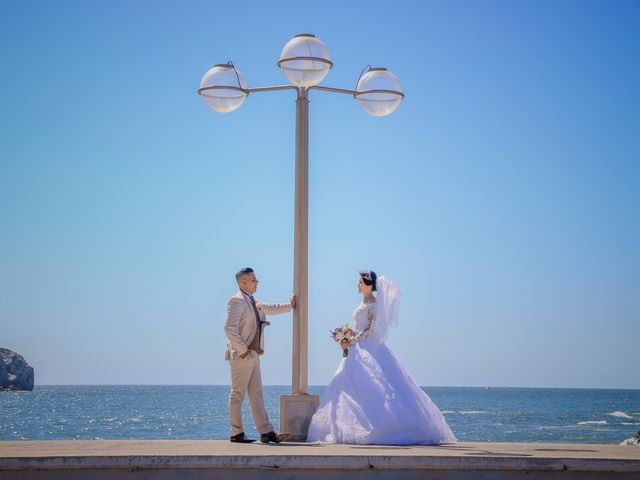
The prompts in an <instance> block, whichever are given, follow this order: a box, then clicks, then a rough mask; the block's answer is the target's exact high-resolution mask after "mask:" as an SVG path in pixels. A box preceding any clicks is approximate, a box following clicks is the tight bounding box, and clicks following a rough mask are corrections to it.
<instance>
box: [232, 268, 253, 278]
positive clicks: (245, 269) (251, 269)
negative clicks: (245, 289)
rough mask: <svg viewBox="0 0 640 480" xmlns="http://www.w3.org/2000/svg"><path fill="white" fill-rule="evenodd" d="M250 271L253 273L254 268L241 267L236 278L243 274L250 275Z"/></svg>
mask: <svg viewBox="0 0 640 480" xmlns="http://www.w3.org/2000/svg"><path fill="white" fill-rule="evenodd" d="M250 273H253V268H251V267H244V268H241V269H240V270H238V273H236V280H237V279H239V278H240V277H241V276H243V275H249V274H250Z"/></svg>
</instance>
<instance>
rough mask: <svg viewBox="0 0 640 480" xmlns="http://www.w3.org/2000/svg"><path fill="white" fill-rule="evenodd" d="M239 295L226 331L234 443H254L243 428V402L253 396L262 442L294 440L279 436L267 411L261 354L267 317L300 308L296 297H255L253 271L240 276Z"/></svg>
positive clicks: (245, 270) (229, 307)
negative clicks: (282, 300) (278, 300)
mask: <svg viewBox="0 0 640 480" xmlns="http://www.w3.org/2000/svg"><path fill="white" fill-rule="evenodd" d="M236 282H237V284H238V287H239V289H240V290H239V291H238V293H236V294H235V295H234V296H233V297H231V298H230V299H229V302H228V303H227V315H226V318H225V320H224V331H225V333H226V334H227V339H228V340H229V341H228V343H227V352H226V354H225V360H227V361H228V362H229V365H230V366H231V394H230V396H229V420H230V421H231V441H232V442H237V443H251V442H255V440H251V439H249V438H247V436H246V435H245V433H244V430H243V428H242V401H243V400H244V394H245V392H246V393H248V394H249V402H250V403H251V413H253V421H254V422H255V424H256V428H257V429H258V431H259V432H260V441H261V442H262V443H269V442H276V443H280V442H283V441H285V440H289V439H290V438H291V434H290V433H275V432H274V431H273V425H271V422H270V421H269V417H268V416H267V410H266V409H265V408H264V399H263V395H262V376H261V374H260V357H259V356H260V355H262V354H263V353H264V334H263V330H264V327H265V326H267V325H269V322H268V321H267V317H266V315H278V314H280V313H287V312H290V311H291V309H292V308H295V306H296V297H295V295H293V296H291V300H290V302H289V303H261V302H257V301H256V300H255V299H254V298H253V294H254V293H256V290H257V289H258V279H257V278H256V275H255V273H254V271H253V269H252V268H243V269H242V270H240V271H239V272H238V273H236Z"/></svg>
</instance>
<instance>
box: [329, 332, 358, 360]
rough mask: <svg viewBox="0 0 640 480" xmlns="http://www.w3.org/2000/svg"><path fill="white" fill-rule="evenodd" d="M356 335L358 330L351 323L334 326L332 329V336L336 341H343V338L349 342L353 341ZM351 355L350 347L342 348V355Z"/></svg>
mask: <svg viewBox="0 0 640 480" xmlns="http://www.w3.org/2000/svg"><path fill="white" fill-rule="evenodd" d="M355 336H356V332H354V331H353V329H352V328H351V327H350V326H349V325H343V326H341V327H337V328H334V329H333V330H331V338H333V341H334V342H338V343H340V342H342V341H343V340H347V341H348V342H352V341H353V339H354V338H355ZM347 355H349V349H348V348H343V349H342V356H343V357H346V356H347Z"/></svg>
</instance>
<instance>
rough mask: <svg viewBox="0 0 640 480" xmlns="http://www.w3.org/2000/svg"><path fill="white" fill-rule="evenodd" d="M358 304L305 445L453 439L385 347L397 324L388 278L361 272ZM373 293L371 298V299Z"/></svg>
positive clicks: (396, 301)
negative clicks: (352, 333)
mask: <svg viewBox="0 0 640 480" xmlns="http://www.w3.org/2000/svg"><path fill="white" fill-rule="evenodd" d="M358 291H359V292H360V293H361V294H362V302H360V304H359V305H358V306H357V307H356V309H355V311H354V312H353V319H354V321H355V331H356V333H357V334H356V336H355V338H354V339H353V341H352V343H349V342H348V341H346V340H345V341H343V343H341V346H342V347H343V348H349V353H348V355H347V357H346V358H343V359H342V362H340V365H339V366H338V370H337V371H336V373H335V375H334V376H333V379H332V380H331V383H330V384H329V386H328V387H327V389H326V391H325V393H324V395H323V398H322V402H321V404H320V408H319V409H318V411H317V412H316V413H315V415H314V416H313V418H312V419H311V423H310V425H309V433H308V435H307V442H322V443H357V444H365V445H375V444H383V445H435V444H440V443H444V442H455V441H456V437H455V436H454V435H453V432H452V431H451V429H450V428H449V426H448V425H447V422H446V421H445V419H444V417H443V416H442V413H440V410H439V409H438V407H437V406H436V405H435V404H434V403H433V402H432V401H431V399H430V398H429V396H428V395H427V394H426V393H424V392H423V391H422V389H421V388H420V387H418V385H416V383H415V382H414V380H413V378H411V375H410V374H409V373H408V372H407V371H406V370H405V369H404V367H403V366H402V365H400V362H398V360H397V359H396V357H395V356H394V355H393V353H391V351H390V350H389V348H388V347H387V346H386V345H385V343H384V342H385V340H386V338H387V335H388V333H389V327H391V326H396V325H397V324H398V307H399V300H400V290H399V289H398V287H397V286H396V285H395V283H394V282H393V281H392V280H391V279H390V278H385V277H384V276H382V277H380V278H377V275H376V273H375V272H373V271H371V270H363V271H361V272H360V274H359V277H358ZM373 292H377V297H376V296H374V294H373Z"/></svg>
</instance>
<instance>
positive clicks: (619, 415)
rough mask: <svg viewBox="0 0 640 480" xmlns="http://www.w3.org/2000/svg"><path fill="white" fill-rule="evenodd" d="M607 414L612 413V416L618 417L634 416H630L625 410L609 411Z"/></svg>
mask: <svg viewBox="0 0 640 480" xmlns="http://www.w3.org/2000/svg"><path fill="white" fill-rule="evenodd" d="M607 415H611V416H612V417H618V418H633V417H632V416H630V415H628V414H626V413H624V412H618V411H615V412H609V413H607Z"/></svg>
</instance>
